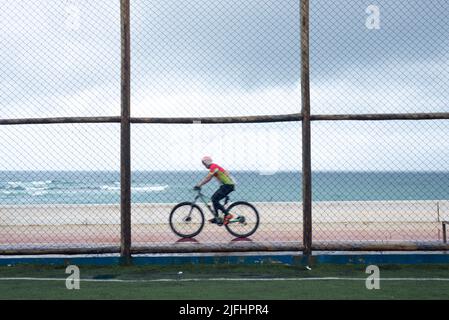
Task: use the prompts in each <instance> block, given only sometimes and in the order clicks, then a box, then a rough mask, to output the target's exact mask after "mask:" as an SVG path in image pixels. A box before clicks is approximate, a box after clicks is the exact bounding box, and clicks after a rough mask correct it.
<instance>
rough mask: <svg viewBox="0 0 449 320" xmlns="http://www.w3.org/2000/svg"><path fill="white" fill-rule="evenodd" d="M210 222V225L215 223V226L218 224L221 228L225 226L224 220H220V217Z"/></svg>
mask: <svg viewBox="0 0 449 320" xmlns="http://www.w3.org/2000/svg"><path fill="white" fill-rule="evenodd" d="M209 222H210V223H215V224H217V225H219V226H221V225H223V219H220V218H218V217H215V218H212V219H209Z"/></svg>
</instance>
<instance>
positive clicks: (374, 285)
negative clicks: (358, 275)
mask: <svg viewBox="0 0 449 320" xmlns="http://www.w3.org/2000/svg"><path fill="white" fill-rule="evenodd" d="M365 272H366V273H368V274H369V276H368V278H366V281H365V286H366V288H367V289H368V290H373V289H376V290H379V289H380V269H379V267H378V266H375V265H369V266H368V267H367V268H366V271H365Z"/></svg>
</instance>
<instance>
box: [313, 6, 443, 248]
mask: <svg viewBox="0 0 449 320" xmlns="http://www.w3.org/2000/svg"><path fill="white" fill-rule="evenodd" d="M444 9H449V5H448V3H447V2H445V1H429V2H426V3H424V2H422V1H394V2H391V1H360V2H357V3H356V2H351V1H349V2H344V3H343V2H341V1H318V0H316V1H313V0H312V1H311V4H310V15H311V20H310V34H311V43H310V60H311V71H310V72H311V79H312V80H311V82H312V84H311V101H312V102H311V105H312V107H311V108H312V113H313V114H391V113H431V112H447V111H448V110H449V109H448V108H449V107H448V104H447V102H448V101H449V100H448V96H447V93H448V92H449V91H448V89H449V73H448V72H447V63H448V61H449V54H448V47H449V46H448V45H449V43H448V39H447V37H446V36H445V35H446V34H447V33H448V31H449V24H448V23H447V19H446V17H445V15H444V14H443V13H442V11H441V10H443V11H444ZM448 133H449V126H448V122H447V120H436V121H423V120H421V121H379V122H369V121H363V122H351V121H340V122H332V121H327V122H313V123H312V139H313V140H312V148H313V154H312V161H313V169H314V172H315V179H314V186H315V190H316V192H315V193H314V210H313V241H314V243H315V244H320V245H322V247H323V248H336V247H337V248H338V247H339V246H342V245H345V244H348V243H351V242H352V243H354V242H360V241H368V242H372V243H392V242H426V241H429V242H432V241H434V242H441V241H442V240H443V226H442V222H443V221H446V220H448V214H449V211H448V209H449V207H448V204H449V203H448V201H447V200H448V196H449V189H448V187H447V186H448V182H449V180H448V179H449V175H448V168H449V157H448V153H447V150H448V146H449V140H448V139H447V137H448Z"/></svg>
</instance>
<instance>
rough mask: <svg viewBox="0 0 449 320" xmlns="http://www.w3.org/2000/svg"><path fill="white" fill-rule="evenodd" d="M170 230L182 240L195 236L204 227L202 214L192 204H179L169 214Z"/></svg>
mask: <svg viewBox="0 0 449 320" xmlns="http://www.w3.org/2000/svg"><path fill="white" fill-rule="evenodd" d="M169 222H170V228H171V229H172V231H173V232H174V233H175V234H176V235H178V236H180V237H182V238H193V237H195V236H197V235H198V234H199V233H200V232H201V230H202V229H203V227H204V214H203V211H202V210H201V208H200V207H199V206H198V205H196V204H194V203H193V202H181V203H179V204H177V205H176V206H175V207H174V208H173V209H172V211H171V212H170V218H169Z"/></svg>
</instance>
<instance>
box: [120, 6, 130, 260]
mask: <svg viewBox="0 0 449 320" xmlns="http://www.w3.org/2000/svg"><path fill="white" fill-rule="evenodd" d="M129 1H130V0H120V27H121V119H120V258H121V261H122V263H123V264H130V263H131V127H130V109H131V107H130V104H131V97H130V95H131V55H130V53H131V50H130V44H131V39H130V12H129V11H130V3H129Z"/></svg>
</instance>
